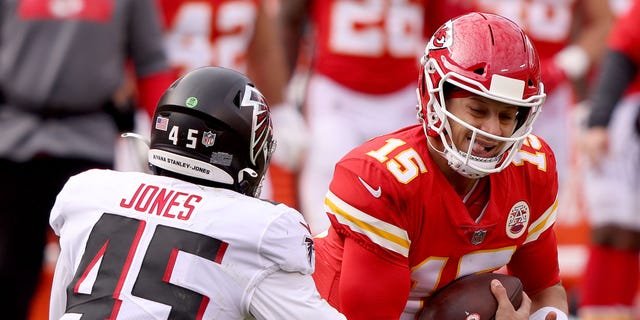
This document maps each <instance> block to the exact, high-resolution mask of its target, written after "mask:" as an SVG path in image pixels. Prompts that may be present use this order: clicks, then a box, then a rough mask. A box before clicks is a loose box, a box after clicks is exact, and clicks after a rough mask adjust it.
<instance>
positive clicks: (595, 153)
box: [580, 127, 609, 168]
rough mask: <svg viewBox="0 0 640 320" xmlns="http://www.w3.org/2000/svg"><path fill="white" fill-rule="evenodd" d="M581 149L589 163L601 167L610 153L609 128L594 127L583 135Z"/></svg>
mask: <svg viewBox="0 0 640 320" xmlns="http://www.w3.org/2000/svg"><path fill="white" fill-rule="evenodd" d="M580 145H581V149H582V152H583V153H584V155H585V156H586V157H587V161H588V162H589V164H590V165H591V166H593V167H596V168H597V167H600V165H601V164H602V161H603V160H604V159H605V158H606V157H607V155H608V153H609V134H608V132H607V128H604V127H593V128H590V129H587V130H586V131H585V132H584V133H583V134H582V139H581V143H580Z"/></svg>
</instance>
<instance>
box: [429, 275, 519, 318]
mask: <svg viewBox="0 0 640 320" xmlns="http://www.w3.org/2000/svg"><path fill="white" fill-rule="evenodd" d="M492 279H498V280H500V282H502V285H503V286H504V288H505V289H506V290H507V295H508V296H509V300H511V303H512V304H513V306H514V307H515V308H516V309H517V308H519V307H520V303H521V302H522V282H520V279H518V278H516V277H514V276H509V275H505V274H499V273H481V274H472V275H468V276H465V277H461V278H459V279H457V280H455V281H453V282H451V283H449V284H448V285H446V286H445V287H443V288H442V289H440V290H439V291H437V292H436V293H435V294H434V295H432V296H431V297H430V298H429V300H427V301H426V303H425V305H424V309H423V311H422V313H421V315H420V317H419V319H420V320H489V319H494V318H495V314H496V310H497V309H498V301H497V300H496V298H495V297H494V296H493V293H491V280H492Z"/></svg>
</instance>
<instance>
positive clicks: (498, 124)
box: [447, 95, 518, 158]
mask: <svg viewBox="0 0 640 320" xmlns="http://www.w3.org/2000/svg"><path fill="white" fill-rule="evenodd" d="M447 109H448V110H449V112H451V113H453V114H454V115H455V116H456V117H458V118H459V119H460V120H462V121H464V122H466V123H467V124H468V125H470V126H473V127H475V128H477V129H479V130H482V131H484V132H487V133H490V134H492V135H496V136H500V137H509V136H511V134H512V133H513V130H514V129H515V127H516V124H517V120H516V115H517V114H518V108H517V107H515V106H512V105H508V104H505V103H502V102H498V101H495V100H491V99H488V98H484V97H481V96H476V95H472V96H469V97H464V98H451V99H449V100H448V101H447ZM450 125H451V135H452V136H451V137H450V139H451V140H452V142H453V143H454V144H455V145H456V147H457V148H458V150H469V144H470V143H471V140H472V139H471V138H472V136H473V131H472V130H471V129H469V128H466V127H465V126H463V125H462V124H460V123H458V122H456V121H453V120H452V119H450ZM504 144H505V142H504V141H497V140H494V139H491V138H489V137H486V136H484V135H482V134H478V135H477V136H476V138H475V141H474V145H473V147H472V149H471V150H472V154H473V155H474V156H476V157H481V158H491V157H494V156H496V155H498V153H499V152H500V150H501V149H502V146H503V145H504Z"/></svg>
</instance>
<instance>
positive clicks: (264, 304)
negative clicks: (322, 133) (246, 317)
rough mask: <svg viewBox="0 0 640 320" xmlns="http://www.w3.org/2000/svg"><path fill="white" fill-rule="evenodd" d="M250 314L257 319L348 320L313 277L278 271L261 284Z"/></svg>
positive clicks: (257, 289) (255, 294)
mask: <svg viewBox="0 0 640 320" xmlns="http://www.w3.org/2000/svg"><path fill="white" fill-rule="evenodd" d="M249 311H250V312H251V314H252V315H253V316H254V317H255V318H256V319H259V320H260V319H301V320H307V319H346V318H345V316H344V315H342V314H340V313H339V312H338V311H337V310H336V309H334V308H333V307H331V306H330V305H329V303H327V301H326V300H324V299H322V298H321V297H320V294H319V293H318V291H317V290H316V287H315V284H314V283H313V278H311V276H310V275H308V274H307V275H305V274H301V273H297V272H286V271H283V270H278V271H276V272H275V273H272V274H270V275H269V276H267V277H266V278H265V279H264V280H262V281H261V282H260V285H258V287H257V288H256V290H255V293H254V294H253V298H252V299H251V304H250V308H249Z"/></svg>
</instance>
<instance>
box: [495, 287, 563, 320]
mask: <svg viewBox="0 0 640 320" xmlns="http://www.w3.org/2000/svg"><path fill="white" fill-rule="evenodd" d="M491 292H492V293H493V296H494V297H496V300H498V311H496V318H495V319H496V320H528V319H529V313H530V312H531V299H529V296H527V294H526V293H524V292H522V303H521V304H520V308H518V310H515V308H514V307H513V304H511V301H510V300H509V297H508V296H507V290H506V289H505V288H504V287H503V286H502V283H500V281H498V280H497V279H493V280H492V281H491ZM554 319H555V318H554ZM554 319H551V320H554ZM547 320H549V319H547Z"/></svg>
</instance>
